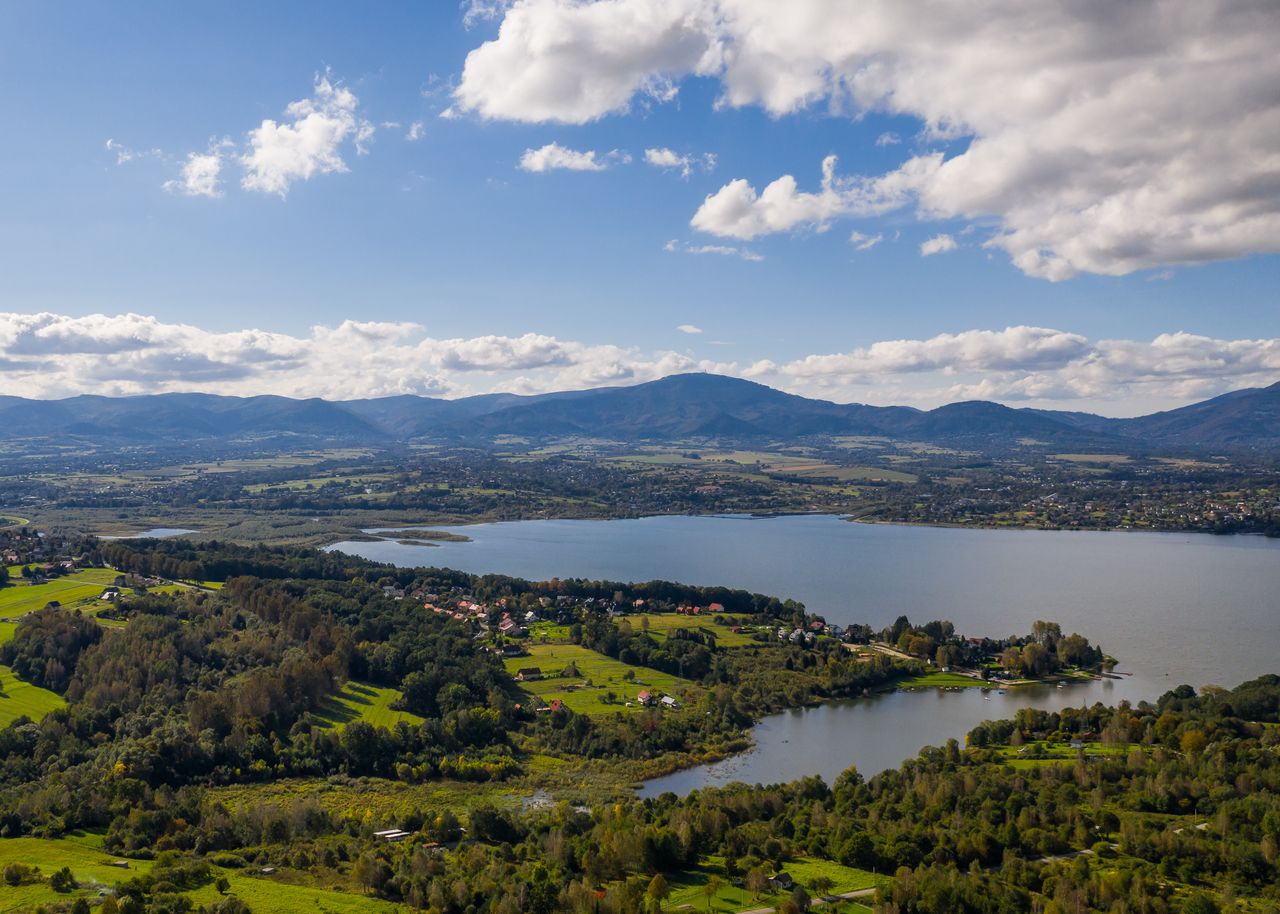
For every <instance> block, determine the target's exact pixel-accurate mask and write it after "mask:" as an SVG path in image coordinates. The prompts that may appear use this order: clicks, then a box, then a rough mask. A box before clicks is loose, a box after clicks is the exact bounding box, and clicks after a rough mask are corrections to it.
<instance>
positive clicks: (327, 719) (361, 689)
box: [315, 682, 423, 730]
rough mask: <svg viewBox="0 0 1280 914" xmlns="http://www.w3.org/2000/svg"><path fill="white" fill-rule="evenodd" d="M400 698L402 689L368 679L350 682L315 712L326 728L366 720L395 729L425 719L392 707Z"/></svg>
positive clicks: (416, 723)
mask: <svg viewBox="0 0 1280 914" xmlns="http://www.w3.org/2000/svg"><path fill="white" fill-rule="evenodd" d="M399 700H400V690H399V689H386V688H382V687H381V686H376V685H372V684H371V683H367V682H348V683H347V684H346V685H345V686H344V687H343V689H342V691H341V692H339V693H338V694H337V695H335V696H333V697H332V698H330V699H329V700H328V701H327V702H325V704H324V705H323V706H322V707H321V708H320V709H319V710H318V711H316V712H315V717H317V718H318V719H319V721H320V724H321V726H323V727H345V726H346V725H347V724H349V723H351V721H353V720H363V721H364V722H365V723H367V724H371V725H373V726H375V727H386V728H387V729H388V730H390V729H393V728H394V727H395V725H396V724H398V723H400V722H401V721H403V722H404V723H406V724H410V725H411V726H417V725H418V724H420V723H422V720H423V719H422V718H421V717H419V716H418V715H417V714H410V713H409V712H408V711H397V710H396V709H395V708H393V707H391V706H392V705H393V704H394V703H395V702H397V701H399Z"/></svg>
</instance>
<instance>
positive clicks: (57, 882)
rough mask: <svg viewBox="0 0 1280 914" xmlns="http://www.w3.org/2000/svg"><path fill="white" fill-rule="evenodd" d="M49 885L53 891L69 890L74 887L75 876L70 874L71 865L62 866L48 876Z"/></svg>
mask: <svg viewBox="0 0 1280 914" xmlns="http://www.w3.org/2000/svg"><path fill="white" fill-rule="evenodd" d="M49 887H50V888H51V889H53V890H54V891H55V892H70V891H71V890H72V889H74V888H76V887H77V884H76V877H75V876H73V875H72V874H71V867H69V866H64V867H63V868H62V869H60V870H58V871H57V872H55V873H54V874H53V875H52V876H50V877H49Z"/></svg>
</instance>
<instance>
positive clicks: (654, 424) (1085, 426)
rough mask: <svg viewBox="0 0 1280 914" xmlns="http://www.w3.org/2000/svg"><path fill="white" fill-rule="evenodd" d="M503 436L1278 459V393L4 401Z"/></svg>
mask: <svg viewBox="0 0 1280 914" xmlns="http://www.w3.org/2000/svg"><path fill="white" fill-rule="evenodd" d="M500 436H520V437H523V438H530V439H550V438H564V437H570V436H590V437H594V438H607V439H611V440H616V441H622V442H662V441H678V440H689V439H699V438H704V439H705V438H716V439H721V440H735V441H771V442H779V441H784V442H785V441H797V440H802V439H814V438H830V437H835V436H879V437H886V438H891V439H897V440H908V441H922V442H933V443H939V444H961V445H967V446H977V447H983V446H1000V447H1009V446H1013V445H1017V444H1027V445H1037V444H1043V445H1045V446H1050V447H1054V448H1092V449H1099V448H1103V449H1107V448H1109V449H1117V450H1121V451H1124V452H1136V451H1142V452H1147V451H1174V450H1187V451H1197V452H1201V451H1205V450H1224V451H1225V450H1235V451H1239V450H1269V449H1276V448H1280V383H1277V384H1273V385H1271V386H1270V387H1266V388H1250V389H1246V390H1237V391H1233V392H1232V393H1228V394H1224V395H1222V396H1219V397H1215V398H1213V399H1211V400H1205V401H1203V402H1200V403H1194V404H1192V405H1190V406H1184V407H1182V408H1180V409H1174V410H1169V411H1167V412H1160V413H1153V414H1151V415H1148V416H1139V417H1136V418H1131V419H1111V418H1106V417H1103V416H1097V415H1093V414H1091V413H1080V412H1059V411H1053V410H1041V409H1014V408H1011V407H1008V406H1003V405H1001V404H998V403H991V402H987V401H968V402H962V403H951V404H948V405H946V406H941V407H938V408H937V409H932V410H920V409H915V408H912V407H906V406H865V405H862V404H856V403H853V404H840V403H831V402H828V401H825V400H815V399H809V398H806V397H800V396H796V395H794V394H788V393H784V392H782V391H779V390H774V389H773V388H770V387H766V386H765V385H763V384H757V383H755V382H752V381H745V380H741V379H738V378H730V377H725V376H721V375H710V374H683V375H673V376H671V377H667V378H663V379H661V380H658V381H651V382H648V383H645V384H637V385H635V386H632V387H604V388H596V389H592V390H580V391H565V392H560V393H550V394H541V395H537V396H517V395H514V394H485V395H481V396H474V397H466V398H462V399H457V400H441V399H433V398H429V397H416V396H396V397H383V398H378V399H369V400H346V401H329V400H321V399H305V400H295V399H290V398H287V397H276V396H259V397H223V396H216V395H212V394H186V393H173V394H155V395H148V396H136V397H100V396H79V397H72V398H69V399H65V400H28V399H23V398H20V397H0V440H10V441H12V440H16V439H44V440H59V439H62V440H67V439H70V440H93V441H97V442H99V443H111V442H120V443H131V444H137V445H146V444H148V443H155V444H167V445H173V444H175V443H177V442H184V441H190V442H195V441H207V442H218V441H224V442H233V441H259V442H268V441H273V440H279V441H280V442H281V443H290V444H296V443H297V442H298V440H299V439H308V440H315V441H328V442H343V443H358V444H364V445H391V444H395V443H400V442H408V441H414V440H432V441H442V442H459V443H473V444H482V443H485V442H490V441H493V440H494V439H496V438H499V437H500Z"/></svg>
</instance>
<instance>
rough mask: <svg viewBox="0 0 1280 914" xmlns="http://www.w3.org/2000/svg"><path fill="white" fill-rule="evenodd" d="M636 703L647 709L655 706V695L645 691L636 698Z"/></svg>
mask: <svg viewBox="0 0 1280 914" xmlns="http://www.w3.org/2000/svg"><path fill="white" fill-rule="evenodd" d="M636 701H638V702H640V704H642V705H643V706H644V707H646V708H647V707H649V706H650V705H652V704H653V693H652V692H650V691H649V690H648V689H645V690H644V691H642V692H641V693H640V694H639V695H637V696H636Z"/></svg>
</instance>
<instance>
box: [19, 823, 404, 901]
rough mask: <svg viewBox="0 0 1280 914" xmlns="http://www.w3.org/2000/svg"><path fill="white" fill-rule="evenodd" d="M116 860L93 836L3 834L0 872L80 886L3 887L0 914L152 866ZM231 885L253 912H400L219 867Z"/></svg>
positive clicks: (211, 896)
mask: <svg viewBox="0 0 1280 914" xmlns="http://www.w3.org/2000/svg"><path fill="white" fill-rule="evenodd" d="M117 859H119V858H116V857H112V856H111V855H109V854H106V853H104V852H103V851H102V850H100V849H99V848H98V846H97V842H96V841H95V840H94V839H93V837H92V836H87V837H86V838H85V839H83V840H80V839H74V838H73V839H45V838H5V839H0V870H3V869H4V867H6V866H8V865H9V864H10V863H23V864H26V865H28V866H38V867H39V868H40V872H41V875H43V876H44V877H46V879H47V877H48V876H49V874H50V873H53V872H54V871H55V870H59V869H61V868H62V867H64V866H65V867H69V868H70V869H71V874H72V875H73V876H74V877H75V880H76V882H77V883H79V885H80V887H79V888H78V889H75V890H73V891H71V892H67V893H63V894H60V893H58V892H55V891H54V890H53V889H52V888H50V887H49V884H48V882H47V881H46V882H40V883H35V884H32V885H24V886H17V887H13V886H4V888H3V889H0V914H18V912H27V911H31V910H33V909H34V908H35V906H36V905H40V904H52V903H54V902H60V901H62V902H65V901H69V900H71V899H74V898H78V897H81V896H84V897H88V898H95V897H97V895H98V893H99V892H100V891H103V890H110V889H111V888H112V887H113V886H114V885H115V884H116V883H118V882H124V881H127V880H129V879H131V878H133V877H134V876H137V875H138V874H140V873H146V872H147V871H149V870H150V869H151V864H150V863H149V862H148V861H145V860H129V861H128V864H129V866H128V868H127V869H125V868H117V867H113V866H110V865H109V864H110V862H111V861H113V860H117ZM217 873H218V875H220V876H225V877H226V878H227V881H228V882H229V883H230V884H231V887H230V889H229V890H228V894H230V895H235V896H237V897H238V898H240V899H241V900H242V901H244V902H245V903H247V904H248V905H249V907H250V908H252V909H253V912H254V914H292V912H295V911H315V912H317V914H394V912H398V911H403V910H404V908H403V907H402V906H401V905H396V904H392V903H391V902H387V901H380V900H378V899H376V898H368V897H366V896H364V895H357V894H355V893H352V892H342V891H335V890H333V889H324V888H312V887H308V886H298V885H291V884H289V883H287V882H282V881H279V877H276V878H267V877H265V876H261V875H258V874H257V873H256V872H251V871H248V870H226V869H218V870H217ZM186 894H187V896H188V897H189V898H190V899H191V900H192V901H193V902H194V903H195V904H196V905H197V906H199V905H206V904H210V903H212V902H214V901H216V900H217V899H218V897H219V895H218V890H217V889H216V888H215V887H214V886H213V885H212V884H209V885H206V886H203V887H201V888H199V889H196V890H194V891H192V892H188V893H186Z"/></svg>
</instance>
